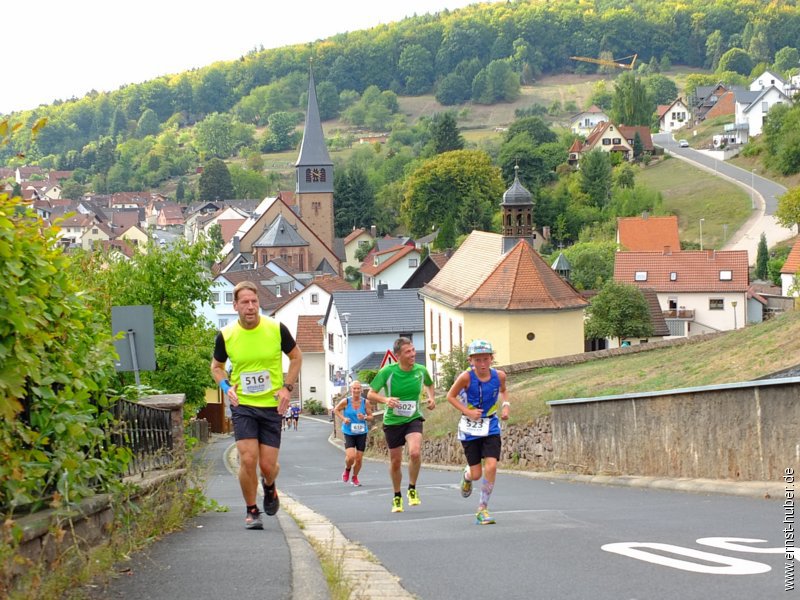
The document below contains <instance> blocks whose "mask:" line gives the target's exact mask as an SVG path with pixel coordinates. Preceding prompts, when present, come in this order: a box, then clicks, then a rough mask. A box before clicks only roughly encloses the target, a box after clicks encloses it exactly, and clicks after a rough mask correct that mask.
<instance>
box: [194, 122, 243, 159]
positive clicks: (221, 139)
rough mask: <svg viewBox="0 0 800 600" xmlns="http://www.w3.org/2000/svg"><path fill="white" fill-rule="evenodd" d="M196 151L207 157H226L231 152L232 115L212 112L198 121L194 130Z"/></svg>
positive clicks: (232, 143) (232, 146)
mask: <svg viewBox="0 0 800 600" xmlns="http://www.w3.org/2000/svg"><path fill="white" fill-rule="evenodd" d="M194 143H195V147H196V148H197V151H198V152H199V153H200V154H201V155H202V156H205V157H207V158H228V157H229V156H231V154H233V149H234V146H235V144H234V138H233V117H232V116H231V115H230V114H227V113H224V114H222V113H214V114H211V115H209V116H207V117H206V118H205V119H203V120H202V121H200V122H199V123H198V124H197V125H196V126H195V130H194Z"/></svg>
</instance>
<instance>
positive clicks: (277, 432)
mask: <svg viewBox="0 0 800 600" xmlns="http://www.w3.org/2000/svg"><path fill="white" fill-rule="evenodd" d="M231 420H232V421H233V435H234V437H235V438H236V441H239V440H249V439H257V440H258V443H259V444H263V445H265V446H270V447H272V448H280V447H281V423H282V421H283V419H282V417H281V415H279V414H278V409H277V408H262V407H259V406H245V405H242V404H240V405H239V406H231Z"/></svg>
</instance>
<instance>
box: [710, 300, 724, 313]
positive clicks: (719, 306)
mask: <svg viewBox="0 0 800 600" xmlns="http://www.w3.org/2000/svg"><path fill="white" fill-rule="evenodd" d="M724 308H725V300H723V299H722V298H709V299H708V310H723V309H724Z"/></svg>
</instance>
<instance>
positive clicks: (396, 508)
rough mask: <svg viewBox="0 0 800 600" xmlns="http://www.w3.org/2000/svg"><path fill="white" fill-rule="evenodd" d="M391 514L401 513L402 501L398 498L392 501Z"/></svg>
mask: <svg viewBox="0 0 800 600" xmlns="http://www.w3.org/2000/svg"><path fill="white" fill-rule="evenodd" d="M392 512H403V499H402V498H401V497H400V496H395V497H394V499H393V500H392Z"/></svg>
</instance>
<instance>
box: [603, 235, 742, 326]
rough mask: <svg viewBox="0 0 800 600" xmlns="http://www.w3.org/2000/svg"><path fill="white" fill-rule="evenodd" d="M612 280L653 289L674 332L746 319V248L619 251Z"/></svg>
mask: <svg viewBox="0 0 800 600" xmlns="http://www.w3.org/2000/svg"><path fill="white" fill-rule="evenodd" d="M614 280H615V281H619V282H622V283H627V284H630V285H636V286H638V287H640V288H651V289H653V290H655V291H656V293H657V295H658V301H659V304H660V305H661V309H662V310H663V311H664V317H665V319H666V321H667V325H668V326H669V329H670V332H671V334H672V335H671V337H689V336H693V335H699V334H703V333H711V332H715V331H728V330H731V329H739V328H742V327H744V326H745V325H746V324H747V290H748V288H749V287H750V282H749V269H748V260H747V251H746V250H731V251H720V252H717V251H715V250H707V251H702V250H701V251H686V250H682V251H680V252H671V251H664V252H617V253H616V255H615V256H614Z"/></svg>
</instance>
